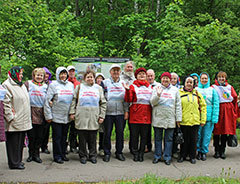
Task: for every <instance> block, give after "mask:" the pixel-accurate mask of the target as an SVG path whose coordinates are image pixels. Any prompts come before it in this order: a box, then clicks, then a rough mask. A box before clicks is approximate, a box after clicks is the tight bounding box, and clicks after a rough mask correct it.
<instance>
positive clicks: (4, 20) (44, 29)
mask: <svg viewBox="0 0 240 184" xmlns="http://www.w3.org/2000/svg"><path fill="white" fill-rule="evenodd" d="M0 7H1V9H0V25H1V26H0V27H1V32H0V47H1V51H0V60H1V65H3V69H2V72H3V73H6V72H7V71H8V70H9V69H10V66H14V65H16V64H18V65H23V67H24V68H25V75H26V74H27V77H30V76H31V71H32V69H33V68H34V67H36V66H38V67H43V66H47V67H49V68H50V70H52V71H55V68H56V67H58V66H62V65H63V66H66V65H67V64H68V63H70V62H71V59H72V58H75V57H80V56H95V54H96V52H97V45H96V43H94V42H93V41H90V40H89V39H88V38H87V37H79V36H77V32H75V31H77V29H76V28H77V27H78V28H79V27H81V26H80V25H79V23H78V21H76V20H75V17H74V15H73V14H71V13H69V11H68V9H65V10H64V11H62V12H61V13H60V14H54V12H49V10H48V6H47V4H44V3H43V2H42V1H40V0H39V1H26V0H17V1H10V2H9V1H7V0H6V1H2V2H1V4H0ZM4 77H5V76H4Z"/></svg>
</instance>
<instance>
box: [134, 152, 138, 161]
mask: <svg viewBox="0 0 240 184" xmlns="http://www.w3.org/2000/svg"><path fill="white" fill-rule="evenodd" d="M133 161H134V162H137V161H138V155H136V154H135V155H133Z"/></svg>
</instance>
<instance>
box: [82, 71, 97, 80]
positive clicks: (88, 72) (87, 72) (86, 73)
mask: <svg viewBox="0 0 240 184" xmlns="http://www.w3.org/2000/svg"><path fill="white" fill-rule="evenodd" d="M90 73H91V74H93V78H94V79H95V76H96V74H95V72H94V71H93V70H87V71H86V72H85V73H84V75H83V79H84V80H85V78H86V76H87V75H88V74H90Z"/></svg>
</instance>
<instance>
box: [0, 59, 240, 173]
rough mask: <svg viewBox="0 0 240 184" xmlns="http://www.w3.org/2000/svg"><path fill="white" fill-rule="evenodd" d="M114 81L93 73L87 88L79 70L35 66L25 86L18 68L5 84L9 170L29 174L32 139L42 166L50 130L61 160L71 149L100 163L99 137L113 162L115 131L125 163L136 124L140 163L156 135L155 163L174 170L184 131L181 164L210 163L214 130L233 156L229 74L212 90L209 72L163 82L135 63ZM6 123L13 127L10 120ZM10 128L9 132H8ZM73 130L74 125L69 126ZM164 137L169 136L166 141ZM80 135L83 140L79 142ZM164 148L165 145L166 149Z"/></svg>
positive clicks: (2, 99) (115, 71)
mask: <svg viewBox="0 0 240 184" xmlns="http://www.w3.org/2000/svg"><path fill="white" fill-rule="evenodd" d="M109 73H110V77H109V78H108V79H105V76H104V75H103V74H102V73H97V74H96V73H95V72H94V71H92V70H89V69H87V70H86V72H85V74H84V76H83V81H82V82H81V83H80V82H79V81H77V80H76V77H75V68H74V66H68V67H67V68H65V67H58V68H57V70H56V80H54V81H51V80H50V79H51V73H50V72H49V70H48V69H47V68H46V67H44V68H35V69H34V70H33V72H32V80H28V81H26V82H25V83H23V81H22V78H23V68H21V67H13V68H11V69H10V70H9V72H8V79H7V80H6V81H5V82H4V83H3V84H2V85H1V86H0V113H1V118H0V140H1V141H6V150H7V158H8V166H9V168H10V169H24V168H25V166H24V163H23V162H22V152H23V147H24V139H25V137H26V135H27V137H28V140H29V144H28V152H29V156H28V158H27V162H31V161H35V162H37V163H42V160H41V158H40V154H39V152H40V148H41V149H42V152H44V153H48V154H49V153H50V152H49V151H48V148H47V143H48V138H49V127H50V125H51V127H52V142H53V160H54V161H55V162H56V163H59V164H63V163H64V162H65V161H69V158H68V157H67V156H66V155H67V150H66V148H67V144H68V143H67V137H68V132H69V129H70V132H69V140H70V150H72V151H73V150H76V149H77V147H78V153H79V158H80V162H81V163H82V164H86V162H87V161H90V162H91V163H93V164H96V163H97V134H98V132H99V146H98V147H99V153H100V154H101V155H102V156H103V161H104V162H109V161H110V159H111V148H112V146H111V136H112V131H113V127H114V126H115V132H116V144H115V147H116V149H115V157H116V159H118V160H120V161H125V156H124V154H123V148H124V129H125V126H126V122H128V127H129V150H130V152H131V153H132V155H133V161H135V162H138V161H139V162H143V161H144V153H146V152H149V151H151V150H152V140H151V137H152V132H151V130H152V127H153V130H154V146H155V149H154V158H153V161H152V163H153V164H157V163H158V162H159V161H161V160H163V161H164V163H165V164H166V165H170V164H171V161H172V155H173V153H176V152H177V150H178V145H177V144H176V142H175V140H174V134H175V133H176V132H177V131H179V130H181V131H182V134H183V139H184V142H183V143H182V144H180V153H179V157H178V162H179V163H181V162H183V161H184V160H187V159H188V157H189V160H190V162H191V163H192V164H195V163H196V159H198V160H203V161H205V160H206V159H207V156H206V154H207V153H208V146H209V143H210V140H211V136H212V133H213V135H214V136H213V145H214V148H215V154H214V157H215V158H222V159H225V158H226V155H225V149H226V142H227V138H228V135H235V134H236V119H237V117H238V114H239V110H238V105H237V94H236V92H235V90H234V88H233V87H232V86H231V85H230V84H228V82H227V74H226V73H225V72H223V71H220V72H218V73H217V74H216V77H215V84H214V85H212V86H210V77H209V75H208V73H206V72H203V73H201V74H200V75H198V74H196V73H193V74H191V75H189V76H186V77H185V78H184V79H183V83H182V84H183V85H182V86H181V85H180V78H179V76H178V75H177V74H176V73H169V72H164V73H162V74H161V76H160V83H158V82H156V81H155V73H154V71H153V70H152V69H149V70H146V69H145V68H142V67H141V68H138V69H136V70H135V71H134V63H133V62H132V61H128V62H127V63H126V64H125V66H124V71H123V72H122V71H121V67H120V65H118V64H113V65H111V67H110V68H109ZM4 122H5V123H4ZM4 124H5V129H4ZM69 127H70V128H69ZM163 136H164V138H163ZM77 137H78V141H77ZM163 145H164V148H163Z"/></svg>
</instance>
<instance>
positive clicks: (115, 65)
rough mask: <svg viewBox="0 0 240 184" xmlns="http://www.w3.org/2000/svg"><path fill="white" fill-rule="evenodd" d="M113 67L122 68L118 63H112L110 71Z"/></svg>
mask: <svg viewBox="0 0 240 184" xmlns="http://www.w3.org/2000/svg"><path fill="white" fill-rule="evenodd" d="M113 68H119V69H120V70H121V67H120V65H118V64H112V66H111V67H110V68H109V71H111V70H112V69H113Z"/></svg>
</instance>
